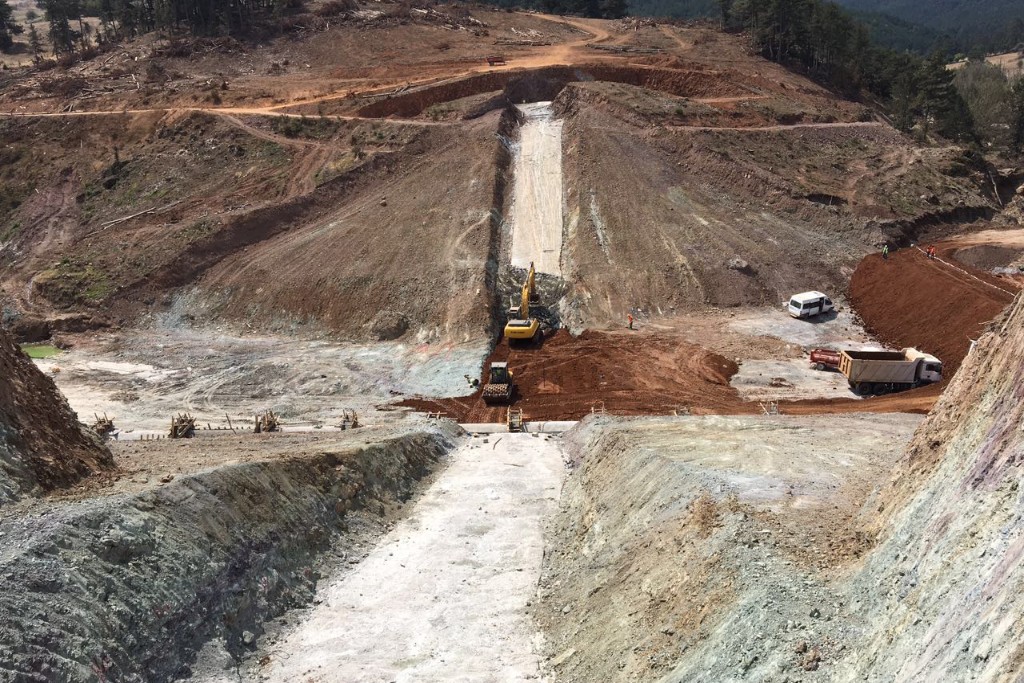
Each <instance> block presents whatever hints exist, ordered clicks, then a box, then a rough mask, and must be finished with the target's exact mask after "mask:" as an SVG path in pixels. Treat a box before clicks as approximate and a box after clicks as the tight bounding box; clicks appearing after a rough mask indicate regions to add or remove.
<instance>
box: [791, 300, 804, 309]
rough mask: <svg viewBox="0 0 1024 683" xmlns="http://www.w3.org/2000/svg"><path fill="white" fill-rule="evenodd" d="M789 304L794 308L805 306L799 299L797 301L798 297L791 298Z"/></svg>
mask: <svg viewBox="0 0 1024 683" xmlns="http://www.w3.org/2000/svg"><path fill="white" fill-rule="evenodd" d="M789 305H790V306H792V307H793V308H803V307H804V305H803V304H802V303H800V302H799V301H797V300H796V299H793V300H791V301H790V302H789Z"/></svg>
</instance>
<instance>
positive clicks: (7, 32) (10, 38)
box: [0, 0, 24, 52]
mask: <svg viewBox="0 0 1024 683" xmlns="http://www.w3.org/2000/svg"><path fill="white" fill-rule="evenodd" d="M22 31H24V29H23V28H22V27H21V25H20V24H17V23H16V22H15V21H14V10H13V9H11V6H10V4H8V2H7V0H0V52H10V50H11V48H12V47H14V36H15V35H17V34H19V33H21V32H22Z"/></svg>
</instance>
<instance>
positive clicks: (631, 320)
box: [626, 313, 633, 329]
mask: <svg viewBox="0 0 1024 683" xmlns="http://www.w3.org/2000/svg"><path fill="white" fill-rule="evenodd" d="M626 320H628V321H629V329H633V314H632V313H630V314H628V315H627V316H626Z"/></svg>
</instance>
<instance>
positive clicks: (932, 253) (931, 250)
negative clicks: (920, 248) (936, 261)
mask: <svg viewBox="0 0 1024 683" xmlns="http://www.w3.org/2000/svg"><path fill="white" fill-rule="evenodd" d="M928 258H935V245H931V246H929V247H928Z"/></svg>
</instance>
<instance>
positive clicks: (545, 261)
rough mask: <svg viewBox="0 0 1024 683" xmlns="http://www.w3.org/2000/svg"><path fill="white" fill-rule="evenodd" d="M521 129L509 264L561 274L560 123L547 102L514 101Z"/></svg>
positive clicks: (516, 166)
mask: <svg viewBox="0 0 1024 683" xmlns="http://www.w3.org/2000/svg"><path fill="white" fill-rule="evenodd" d="M519 110H520V111H521V112H523V114H524V115H525V116H526V122H525V123H524V124H523V126H522V128H521V129H520V142H519V146H520V147H519V156H518V157H517V158H516V163H515V189H514V194H513V202H514V204H513V207H512V265H513V266H518V267H520V268H529V267H530V263H531V262H532V263H533V264H534V266H535V267H536V268H537V272H538V273H547V274H549V275H557V276H559V277H561V275H562V268H561V266H560V260H561V256H562V122H561V121H558V120H556V119H555V114H554V111H553V110H552V108H551V103H550V102H535V103H532V104H522V105H519Z"/></svg>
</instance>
